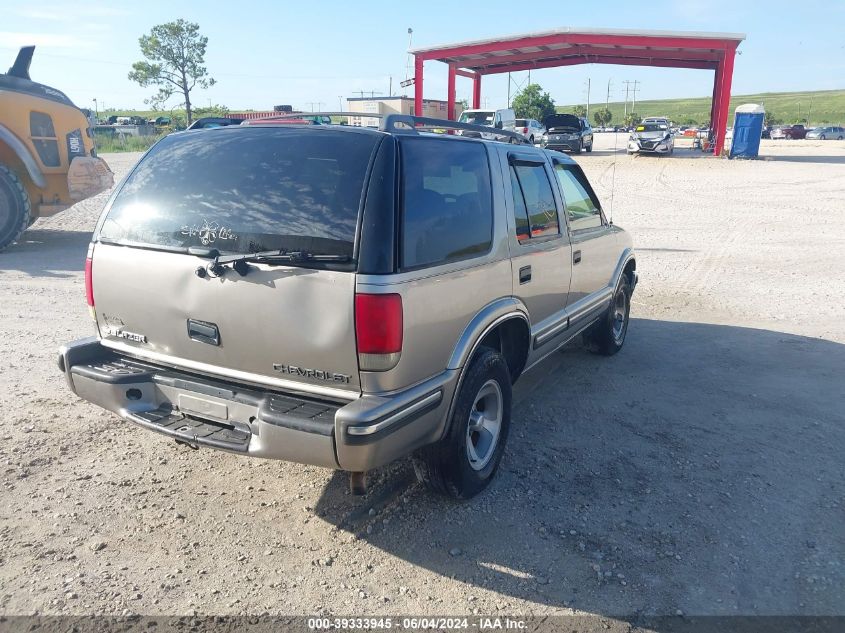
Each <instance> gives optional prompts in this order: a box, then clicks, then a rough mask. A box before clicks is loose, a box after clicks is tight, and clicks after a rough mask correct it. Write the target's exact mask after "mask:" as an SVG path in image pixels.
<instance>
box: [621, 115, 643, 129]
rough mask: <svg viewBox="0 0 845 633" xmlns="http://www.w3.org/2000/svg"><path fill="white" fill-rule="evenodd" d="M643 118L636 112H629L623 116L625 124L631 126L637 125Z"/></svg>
mask: <svg viewBox="0 0 845 633" xmlns="http://www.w3.org/2000/svg"><path fill="white" fill-rule="evenodd" d="M642 120H643V118H642V117H641V116H640V115H639V114H637V113H636V112H629V113H628V115H627V116H626V117H625V125H627V126H628V127H631V126H632V125H639V124H640V121H642Z"/></svg>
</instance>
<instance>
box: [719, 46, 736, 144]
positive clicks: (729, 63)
mask: <svg viewBox="0 0 845 633" xmlns="http://www.w3.org/2000/svg"><path fill="white" fill-rule="evenodd" d="M735 55H736V51H735V50H734V49H731V50H728V51H725V64H724V68H723V72H722V85H721V87H720V88H719V103H720V105H719V117H718V118H719V127H717V128H716V144H715V147H714V148H713V153H714V154H715V155H716V156H719V155H720V154H721V153H722V149H723V148H724V147H725V130H726V128H727V126H728V115H729V114H730V109H731V81H732V80H733V74H734V57H735Z"/></svg>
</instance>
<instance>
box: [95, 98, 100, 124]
mask: <svg viewBox="0 0 845 633" xmlns="http://www.w3.org/2000/svg"><path fill="white" fill-rule="evenodd" d="M94 121H96V122H97V123H99V122H100V110H99V108H98V107H97V98H96V97H95V98H94Z"/></svg>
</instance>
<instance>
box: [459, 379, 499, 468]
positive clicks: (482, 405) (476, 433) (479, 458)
mask: <svg viewBox="0 0 845 633" xmlns="http://www.w3.org/2000/svg"><path fill="white" fill-rule="evenodd" d="M503 410H504V404H503V399H502V389H501V387H499V383H497V382H496V381H495V380H488V381H487V382H485V383H484V385H482V387H481V389H479V390H478V394H477V395H476V396H475V401H474V402H473V403H472V408H471V409H470V412H469V423H468V424H467V433H466V451H467V458H468V459H469V465H470V466H471V467H472V469H473V470H482V469H484V468H485V467H486V466H487V464H489V463H490V460H491V459H492V458H493V454H494V453H495V452H496V447H497V446H498V444H499V434H500V432H501V430H502V412H503Z"/></svg>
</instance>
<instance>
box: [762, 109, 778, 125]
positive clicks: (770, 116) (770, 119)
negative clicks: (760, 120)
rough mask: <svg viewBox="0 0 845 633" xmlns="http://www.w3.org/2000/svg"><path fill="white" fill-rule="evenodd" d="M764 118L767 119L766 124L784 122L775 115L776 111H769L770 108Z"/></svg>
mask: <svg viewBox="0 0 845 633" xmlns="http://www.w3.org/2000/svg"><path fill="white" fill-rule="evenodd" d="M764 118H765V119H766V125H780V124H781V123H782V121H781V120H780V119H779V118H778V117H776V116H775V113H774V112H769V111H768V110H766V114H765V115H764Z"/></svg>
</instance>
